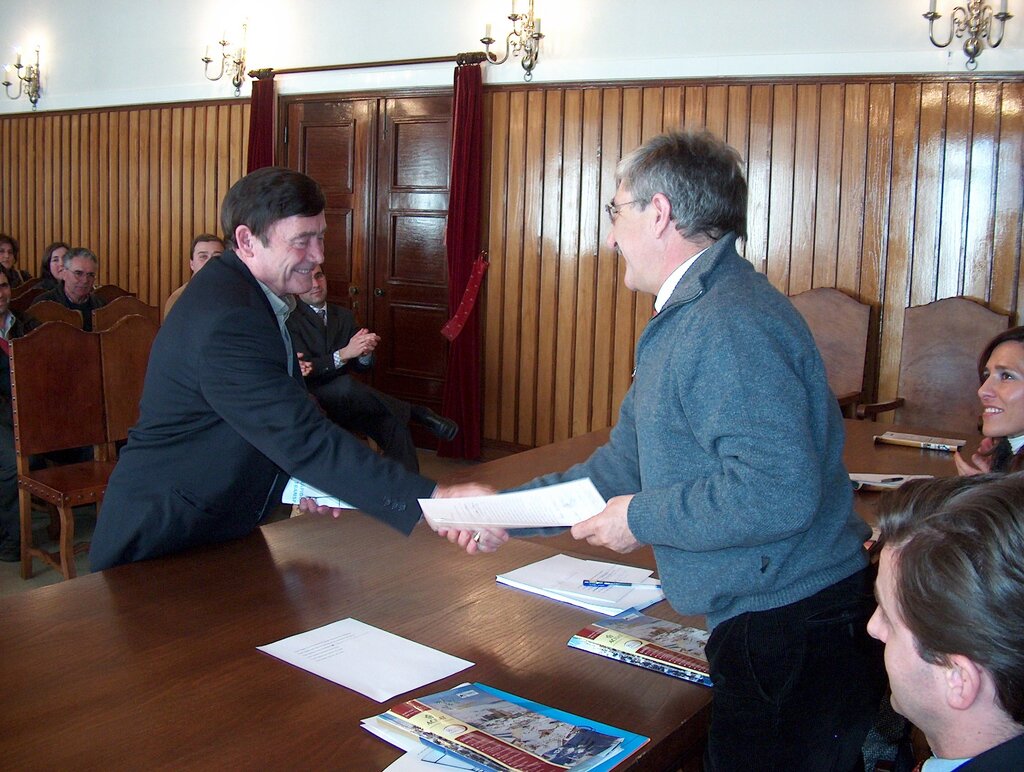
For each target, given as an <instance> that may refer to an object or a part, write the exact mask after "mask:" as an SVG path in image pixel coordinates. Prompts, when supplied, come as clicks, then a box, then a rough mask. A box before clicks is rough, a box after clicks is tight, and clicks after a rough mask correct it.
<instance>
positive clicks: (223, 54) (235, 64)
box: [202, 24, 249, 96]
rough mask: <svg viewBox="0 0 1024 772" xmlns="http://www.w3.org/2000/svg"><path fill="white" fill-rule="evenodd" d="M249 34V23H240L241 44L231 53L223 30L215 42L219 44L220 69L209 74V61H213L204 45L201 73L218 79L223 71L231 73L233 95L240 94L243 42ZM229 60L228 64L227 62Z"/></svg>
mask: <svg viewBox="0 0 1024 772" xmlns="http://www.w3.org/2000/svg"><path fill="white" fill-rule="evenodd" d="M248 34H249V25H248V24H243V25H242V45H240V46H239V47H238V48H237V49H235V52H234V53H231V52H230V51H229V50H228V48H229V47H230V46H231V43H229V42H228V41H227V33H226V32H225V33H224V34H223V35H222V36H221V39H220V40H219V41H217V44H218V45H219V46H220V71H219V72H218V73H217V74H216V75H214V76H212V77H211V76H210V63H211V62H213V58H212V57H211V56H210V47H209V46H207V47H206V55H205V56H203V59H202V61H203V74H204V75H206V79H207V80H220V79H221V78H222V77H224V73H225V72H227V73H228V74H230V75H231V85H232V86H234V87H235V96H241V95H242V84H243V83H245V43H246V38H247V37H248ZM229 61H230V62H231V63H230V64H228V62H229Z"/></svg>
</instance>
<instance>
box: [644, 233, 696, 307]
mask: <svg viewBox="0 0 1024 772" xmlns="http://www.w3.org/2000/svg"><path fill="white" fill-rule="evenodd" d="M705 252H707V248H705V249H702V250H701V251H700V252H698V253H697V254H695V255H694V256H693V257H691V258H690V259H688V260H686V261H685V262H683V264H682V265H680V266H679V267H678V268H676V269H675V270H674V271H672V273H670V274H669V275H668V278H667V279H665V283H664V284H662V285H661V289H660V290H658V295H657V297H656V298H654V313H658V312H659V311H661V309H662V308H664V307H665V304H666V303H667V302H668V299H669V298H670V297H672V293H673V292H675V289H676V285H677V284H679V280H680V279H682V278H683V274H684V273H686V271H687V270H688V269H689V268H690V266H691V265H693V261H694V260H696V259H697V258H698V257H700V256H701V255H703V254H704V253H705Z"/></svg>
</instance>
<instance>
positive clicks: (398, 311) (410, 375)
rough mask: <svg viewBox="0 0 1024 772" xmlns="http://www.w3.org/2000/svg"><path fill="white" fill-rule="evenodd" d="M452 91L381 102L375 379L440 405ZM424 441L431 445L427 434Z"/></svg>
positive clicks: (412, 399) (444, 361)
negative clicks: (379, 339) (439, 94)
mask: <svg viewBox="0 0 1024 772" xmlns="http://www.w3.org/2000/svg"><path fill="white" fill-rule="evenodd" d="M451 109H452V100H451V97H450V96H447V95H446V96H429V97H407V98H400V99H386V100H382V103H381V115H380V120H379V130H378V131H379V139H378V144H377V147H378V156H377V169H378V171H377V217H376V245H377V247H376V250H375V251H374V259H373V270H372V277H373V298H372V304H371V307H372V315H371V318H372V321H373V326H374V329H376V330H377V331H378V332H379V333H380V334H381V336H382V338H383V340H382V343H381V346H380V347H379V348H378V349H377V350H378V352H379V354H378V356H377V363H376V366H375V368H374V375H373V384H374V386H376V388H378V389H380V390H381V391H384V392H386V393H388V394H392V395H394V396H396V397H400V398H402V399H406V400H408V401H410V402H417V403H419V404H423V405H427V406H428V407H431V408H433V409H434V410H440V407H441V398H442V390H443V383H444V376H445V370H446V365H447V359H448V345H447V341H446V340H445V339H444V338H443V337H442V336H441V332H440V330H441V327H442V325H444V323H445V321H447V318H448V270H447V257H446V251H445V240H444V239H445V224H446V222H447V215H448V184H449V174H448V167H449V159H450V156H451V135H452V116H451ZM416 440H417V444H420V445H431V444H436V443H432V440H431V438H429V437H428V436H426V435H425V434H424V435H422V436H417V437H416Z"/></svg>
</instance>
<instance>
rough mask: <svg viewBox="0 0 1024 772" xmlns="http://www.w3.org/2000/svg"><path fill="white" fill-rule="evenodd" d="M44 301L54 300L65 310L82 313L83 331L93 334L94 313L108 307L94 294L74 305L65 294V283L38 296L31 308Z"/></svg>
mask: <svg viewBox="0 0 1024 772" xmlns="http://www.w3.org/2000/svg"><path fill="white" fill-rule="evenodd" d="M44 300H52V301H53V302H54V303H60V304H61V305H62V306H64V307H65V308H70V309H72V310H74V311H81V312H82V329H83V330H85V331H86V332H92V312H93V311H94V310H95V309H97V308H99V307H100V306H105V305H106V301H104V300H103V298H101V297H97V296H96V295H95V294H94V293H89V297H87V298H86V299H85V300H83V301H82V302H81V303H72V302H71V300H70V299H69V298H68V296H67V295H66V294H65V293H64V282H59V283H58V284H57V286H56V287H55V288H53V289H52V290H49V291H47V292H43V293H41V294H39V295H37V296H36V299H35V300H33V301H32V304H31V305H30V306H29V308H31V307H32V306H34V305H35V304H36V303H42V302H43V301H44ZM31 314H32V312H31V311H30V312H29V316H31Z"/></svg>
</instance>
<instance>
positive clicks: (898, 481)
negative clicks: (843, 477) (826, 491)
mask: <svg viewBox="0 0 1024 772" xmlns="http://www.w3.org/2000/svg"><path fill="white" fill-rule="evenodd" d="M931 478H932V475H930V474H868V473H866V472H850V482H851V483H853V489H854V490H855V491H859V490H861V489H864V490H889V489H892V488H899V487H900V486H901V485H903V483H905V482H908V481H910V480H930V479H931Z"/></svg>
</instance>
